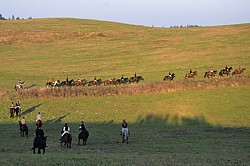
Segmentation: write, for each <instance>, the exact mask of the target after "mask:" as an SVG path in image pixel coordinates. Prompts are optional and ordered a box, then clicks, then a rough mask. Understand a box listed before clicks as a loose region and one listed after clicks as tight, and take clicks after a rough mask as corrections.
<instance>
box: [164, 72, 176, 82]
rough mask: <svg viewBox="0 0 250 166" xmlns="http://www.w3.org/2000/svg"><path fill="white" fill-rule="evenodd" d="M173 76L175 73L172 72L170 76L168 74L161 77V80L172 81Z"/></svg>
mask: <svg viewBox="0 0 250 166" xmlns="http://www.w3.org/2000/svg"><path fill="white" fill-rule="evenodd" d="M174 77H175V74H174V73H172V74H171V76H170V75H166V76H165V77H164V78H163V81H167V80H169V81H173V80H174Z"/></svg>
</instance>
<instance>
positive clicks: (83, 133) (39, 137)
mask: <svg viewBox="0 0 250 166" xmlns="http://www.w3.org/2000/svg"><path fill="white" fill-rule="evenodd" d="M42 126H43V123H42V115H41V113H40V112H38V114H37V116H36V127H37V128H36V131H35V134H36V137H35V138H34V141H33V147H32V150H33V153H35V149H36V148H38V154H41V150H43V154H44V153H45V148H46V147H47V144H46V140H47V136H45V135H44V131H43V129H42ZM19 129H20V134H21V136H22V137H24V136H26V137H27V138H28V126H27V124H26V119H25V117H22V119H21V120H20V121H19ZM79 131H80V132H79V134H78V145H80V140H81V139H82V140H83V145H86V143H87V139H88V137H89V132H88V130H87V128H86V125H85V123H84V122H83V121H82V122H81V123H80V125H79ZM120 135H122V143H128V135H130V132H129V129H128V123H127V122H126V120H125V119H123V121H122V128H121V133H120ZM59 141H60V143H61V147H62V144H63V143H64V146H65V145H66V146H67V148H71V142H72V136H71V134H70V127H69V126H68V123H65V125H64V126H63V127H62V129H61V137H60V139H59Z"/></svg>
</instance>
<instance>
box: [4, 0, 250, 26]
mask: <svg viewBox="0 0 250 166" xmlns="http://www.w3.org/2000/svg"><path fill="white" fill-rule="evenodd" d="M0 14H2V15H3V16H4V17H5V18H9V17H10V18H11V17H12V15H14V16H15V17H20V18H28V17H32V18H82V19H94V20H103V21H112V22H120V23H127V24H134V25H144V26H156V27H170V26H173V25H179V26H180V25H187V24H189V25H199V26H216V25H229V24H241V23H250V0H0Z"/></svg>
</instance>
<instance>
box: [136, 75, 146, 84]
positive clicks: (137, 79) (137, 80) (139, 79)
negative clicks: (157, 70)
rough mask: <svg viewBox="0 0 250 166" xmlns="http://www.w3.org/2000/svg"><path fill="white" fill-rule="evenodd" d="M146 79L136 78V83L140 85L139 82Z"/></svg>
mask: <svg viewBox="0 0 250 166" xmlns="http://www.w3.org/2000/svg"><path fill="white" fill-rule="evenodd" d="M143 80H144V78H143V77H142V76H137V77H136V83H138V82H139V81H143Z"/></svg>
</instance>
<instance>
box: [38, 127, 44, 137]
mask: <svg viewBox="0 0 250 166" xmlns="http://www.w3.org/2000/svg"><path fill="white" fill-rule="evenodd" d="M36 137H42V138H44V132H43V129H42V128H41V127H37V128H36Z"/></svg>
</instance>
